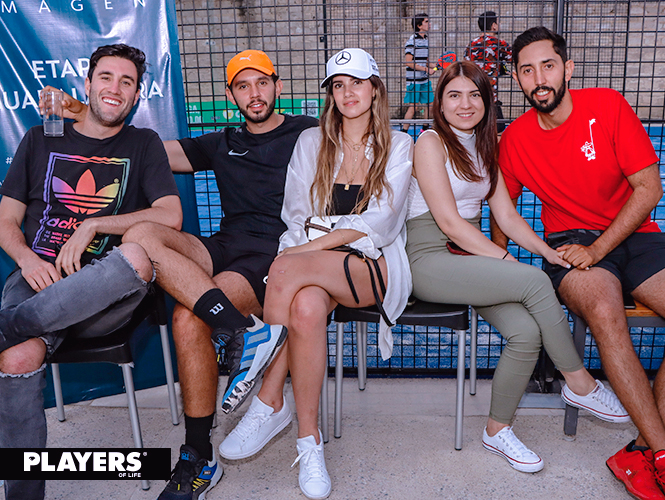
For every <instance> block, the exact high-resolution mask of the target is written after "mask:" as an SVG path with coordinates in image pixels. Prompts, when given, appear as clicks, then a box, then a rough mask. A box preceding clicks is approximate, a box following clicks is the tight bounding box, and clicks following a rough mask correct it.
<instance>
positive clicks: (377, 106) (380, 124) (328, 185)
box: [309, 76, 392, 215]
mask: <svg viewBox="0 0 665 500" xmlns="http://www.w3.org/2000/svg"><path fill="white" fill-rule="evenodd" d="M369 81H370V83H371V84H372V87H373V88H374V90H375V91H376V95H375V97H374V99H373V100H372V107H371V113H370V119H369V124H368V126H367V130H366V131H365V134H364V135H363V142H365V143H366V142H367V140H369V138H370V136H372V138H373V141H372V151H373V153H374V162H373V163H372V164H371V165H370V166H369V171H368V172H367V177H366V178H365V183H364V184H363V185H362V188H361V192H362V198H361V199H360V200H359V201H358V203H357V204H356V206H355V207H354V208H353V212H352V213H355V214H357V213H360V212H362V211H363V210H364V209H365V208H366V207H367V204H368V203H369V200H370V198H371V197H372V196H376V197H377V198H378V197H379V196H380V195H381V193H382V192H383V190H384V189H386V190H387V191H388V194H389V196H390V197H392V190H391V189H390V186H389V185H388V184H387V183H386V166H387V165H388V157H389V155H390V146H391V137H390V134H391V129H390V112H389V108H388V94H387V92H386V87H385V85H383V82H382V81H381V79H380V78H379V77H378V76H370V77H369ZM319 126H320V127H321V135H322V138H321V147H320V148H319V155H318V158H317V161H316V175H315V176H314V182H313V184H312V187H311V188H310V191H309V196H310V201H311V203H312V206H313V207H314V211H315V212H316V213H317V214H320V215H327V214H328V213H329V212H330V209H331V205H332V193H333V184H334V182H335V177H334V176H335V163H336V161H337V157H338V153H339V151H340V149H341V148H342V144H341V143H340V138H341V136H342V113H340V112H339V110H338V109H337V106H336V105H335V99H334V98H333V95H332V83H329V84H328V86H327V87H326V103H325V106H324V108H323V113H322V114H321V119H320V120H319Z"/></svg>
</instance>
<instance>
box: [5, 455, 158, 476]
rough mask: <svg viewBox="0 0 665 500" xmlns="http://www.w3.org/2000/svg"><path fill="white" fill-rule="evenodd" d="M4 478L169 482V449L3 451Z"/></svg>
mask: <svg viewBox="0 0 665 500" xmlns="http://www.w3.org/2000/svg"><path fill="white" fill-rule="evenodd" d="M2 455H3V457H5V459H4V463H5V466H4V467H3V471H2V477H3V479H45V480H51V479H67V480H72V479H84V480H91V479H93V480H95V479H106V480H108V479H165V480H166V479H168V478H169V477H170V476H171V450H170V449H169V448H3V449H2Z"/></svg>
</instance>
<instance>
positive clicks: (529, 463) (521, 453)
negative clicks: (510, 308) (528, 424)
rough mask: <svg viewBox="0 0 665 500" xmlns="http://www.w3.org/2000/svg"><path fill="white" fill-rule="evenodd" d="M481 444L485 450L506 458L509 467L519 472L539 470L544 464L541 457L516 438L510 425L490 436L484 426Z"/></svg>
mask: <svg viewBox="0 0 665 500" xmlns="http://www.w3.org/2000/svg"><path fill="white" fill-rule="evenodd" d="M483 446H484V447H485V449H486V450H489V451H491V452H492V453H495V454H497V455H499V456H501V457H503V458H505V459H506V460H508V463H509V464H510V465H511V467H512V468H513V469H516V470H518V471H520V472H539V471H541V470H543V467H544V465H545V464H544V463H543V460H542V458H540V457H539V456H538V455H536V454H535V453H534V452H532V451H531V450H530V449H529V448H527V447H526V446H525V445H524V443H523V442H522V441H520V440H519V439H517V436H516V435H515V433H514V432H513V428H512V427H504V428H503V429H501V430H500V431H499V432H497V433H496V434H495V435H494V436H492V437H490V436H489V435H488V434H487V427H485V428H484V429H483Z"/></svg>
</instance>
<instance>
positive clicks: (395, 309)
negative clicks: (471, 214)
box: [279, 127, 413, 360]
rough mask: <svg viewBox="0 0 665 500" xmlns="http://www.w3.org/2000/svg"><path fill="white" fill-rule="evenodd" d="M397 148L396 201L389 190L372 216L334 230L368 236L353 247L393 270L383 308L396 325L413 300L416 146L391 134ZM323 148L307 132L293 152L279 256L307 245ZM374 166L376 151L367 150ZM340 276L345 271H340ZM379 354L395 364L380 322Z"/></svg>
mask: <svg viewBox="0 0 665 500" xmlns="http://www.w3.org/2000/svg"><path fill="white" fill-rule="evenodd" d="M391 137H392V145H391V148H390V155H389V158H388V165H387V166H386V180H387V184H388V185H389V186H390V187H391V189H392V198H389V196H388V193H387V192H386V190H384V191H383V193H382V194H381V196H380V197H379V198H378V199H377V198H376V197H372V199H370V201H369V204H368V205H367V210H365V211H364V212H363V213H362V214H353V215H345V216H343V217H342V218H341V220H340V221H339V222H337V223H336V224H335V229H355V230H357V231H360V232H362V233H365V234H366V235H367V236H363V237H362V238H359V239H357V240H356V241H354V242H352V243H350V244H349V246H350V247H352V248H355V249H356V250H359V251H361V252H363V253H364V254H365V255H366V256H368V257H371V258H373V259H378V258H379V257H381V255H383V256H384V257H385V259H386V265H387V268H388V283H387V285H386V286H387V289H386V295H385V297H384V300H383V308H384V309H385V311H386V314H387V315H388V317H389V318H390V320H391V321H392V322H394V321H395V320H396V319H397V318H398V317H399V316H400V314H402V311H403V310H404V308H405V307H406V302H407V299H408V298H409V295H410V294H411V290H412V286H413V285H412V282H411V269H410V267H409V260H408V258H407V256H406V251H405V246H406V226H405V220H406V200H407V196H408V193H409V182H410V179H411V170H412V162H413V140H412V139H411V137H409V136H408V135H407V134H405V133H403V132H396V131H393V132H392V136H391ZM320 144H321V130H320V128H318V127H317V128H310V129H307V130H305V131H304V132H302V134H300V137H299V138H298V142H297V143H296V146H295V148H294V150H293V156H291V161H290V162H289V166H288V170H287V173H286V185H285V188H284V205H283V206H282V220H283V221H284V223H285V224H286V226H287V230H286V231H285V232H284V233H283V234H282V236H281V237H280V239H279V250H280V251H282V250H284V249H285V248H288V247H292V246H296V245H304V244H305V243H307V242H308V239H307V235H306V234H305V229H304V226H305V220H306V219H307V217H310V216H312V215H321V214H317V213H315V211H314V208H313V207H312V205H311V203H310V195H309V191H310V187H311V186H312V184H313V183H314V174H315V170H316V161H317V155H318V151H319V147H320ZM365 156H367V158H368V159H369V161H370V164H371V163H372V149H371V148H370V147H368V148H367V149H366V150H365ZM342 159H343V156H342V154H340V155H339V158H338V161H337V164H336V166H335V173H334V176H335V177H337V174H338V172H339V169H340V166H341V164H342ZM339 272H340V273H342V272H343V270H342V269H341V268H340V270H339ZM379 349H380V350H381V357H382V358H383V359H384V360H386V359H388V358H390V356H391V355H392V350H393V336H392V330H391V329H390V327H389V326H388V325H387V324H386V322H385V321H384V320H383V318H381V322H380V325H379Z"/></svg>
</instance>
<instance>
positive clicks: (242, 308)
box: [130, 50, 318, 500]
mask: <svg viewBox="0 0 665 500" xmlns="http://www.w3.org/2000/svg"><path fill="white" fill-rule="evenodd" d="M226 75H227V87H226V96H227V98H228V99H229V101H231V102H233V104H235V105H237V106H238V109H239V110H240V113H241V114H242V116H243V117H244V118H245V122H244V123H243V124H242V125H241V126H240V127H226V128H224V129H222V130H220V131H217V132H211V133H208V134H204V135H202V136H200V137H196V138H191V139H190V138H186V139H181V140H179V141H167V142H166V143H165V147H166V151H167V154H168V155H169V161H170V163H171V168H172V169H173V170H174V171H176V172H193V171H203V170H211V171H213V172H214V173H215V179H216V181H217V187H218V189H219V193H220V199H221V203H222V212H223V214H224V217H223V218H222V220H221V222H220V228H219V231H218V232H216V233H215V234H213V235H212V236H210V237H197V236H194V235H191V234H187V233H183V232H178V231H172V230H168V229H167V228H166V227H163V226H162V227H159V226H158V225H157V224H155V225H153V226H152V227H146V226H143V227H141V230H139V228H136V229H137V230H136V231H134V232H130V235H131V236H132V238H134V241H136V242H138V241H143V242H144V244H145V245H146V247H148V248H149V249H150V250H147V251H148V254H149V255H150V257H151V258H152V259H154V260H155V261H157V262H159V263H160V266H159V270H158V271H157V273H156V274H157V277H156V280H157V282H158V283H159V284H160V286H161V287H162V288H163V289H164V290H166V291H167V292H168V293H169V294H170V295H172V296H173V297H174V298H175V299H176V300H177V301H178V302H179V304H178V305H177V306H176V308H175V310H174V313H173V337H174V341H175V346H176V354H177V357H178V372H179V376H180V388H181V390H182V396H183V403H184V410H185V444H184V445H182V447H181V449H180V458H179V461H178V463H177V464H176V465H175V468H174V469H173V474H172V477H171V480H170V481H169V483H168V484H167V485H166V488H165V489H164V491H163V492H162V494H161V495H160V496H159V500H195V499H198V498H202V496H204V495H205V493H206V492H207V491H208V490H210V489H211V488H212V487H213V486H215V484H216V483H217V481H219V478H220V477H221V463H220V462H219V461H218V460H217V458H216V455H217V454H216V452H215V449H214V448H213V446H212V444H211V441H210V434H211V429H212V422H213V416H214V413H215V408H216V398H217V381H218V375H219V371H218V370H219V369H218V365H217V356H216V353H215V348H214V347H213V342H211V341H210V338H211V336H212V338H213V341H214V343H215V346H217V349H218V353H219V356H220V359H221V358H226V360H227V364H228V369H229V378H228V383H227V387H226V390H225V391H224V396H223V401H222V405H221V406H222V410H223V411H224V412H227V413H228V412H229V411H233V410H234V409H235V408H237V407H238V406H239V405H240V404H241V403H242V402H243V401H244V400H245V399H246V398H247V396H248V395H249V392H250V391H251V389H252V387H253V386H254V383H255V381H256V380H258V379H260V375H261V374H262V373H263V371H264V370H265V369H266V367H267V365H268V364H269V363H270V361H271V360H272V358H273V357H274V356H275V355H276V353H277V351H278V350H279V349H280V347H281V345H282V344H283V342H284V339H285V336H286V328H284V327H281V326H280V325H264V323H262V322H261V320H260V319H259V317H260V316H261V313H262V306H263V299H264V294H265V286H266V284H265V283H266V281H265V278H266V277H267V275H268V269H269V268H270V264H271V263H272V261H273V260H274V258H275V256H276V255H277V248H278V245H279V237H280V235H281V234H282V232H284V230H285V229H286V226H285V225H284V223H283V222H282V220H281V217H280V214H281V208H282V201H283V199H284V182H285V179H286V168H287V166H288V163H289V159H290V158H291V153H292V152H293V148H294V147H295V144H296V141H297V139H298V136H299V135H300V133H301V132H302V131H303V130H305V129H307V128H310V127H315V126H317V125H318V120H316V119H315V118H312V117H309V116H293V115H283V114H280V113H275V103H276V101H277V98H278V97H279V95H280V93H281V92H282V87H283V84H282V81H281V80H280V79H279V77H278V76H277V72H276V71H275V67H274V66H273V63H272V61H271V60H270V58H269V57H268V56H267V55H266V54H265V53H264V52H261V51H260V50H245V51H243V52H240V53H239V54H237V55H236V56H234V57H233V58H232V59H231V60H230V61H229V63H228V65H227V67H226ZM174 250H175V251H174ZM261 351H263V352H264V354H263V355H261ZM241 361H242V363H241ZM264 403H266V404H270V405H272V408H273V409H274V411H273V412H272V413H271V414H270V415H269V416H268V415H266V418H265V419H263V420H261V422H262V425H261V426H260V429H259V431H262V432H263V433H266V432H267V433H269V434H272V433H273V432H279V430H281V429H283V428H284V427H285V426H286V425H287V424H288V423H289V422H290V421H291V410H290V408H289V405H288V404H287V403H286V400H284V401H278V402H273V401H267V402H261V401H260V400H259V399H258V398H257V397H255V398H254V399H253V400H252V404H251V406H250V408H249V409H248V412H247V414H249V415H256V414H258V413H261V412H263V413H265V412H266V410H265V408H266V404H264ZM251 422H252V420H251V419H249V420H246V421H245V425H251ZM236 434H237V432H236ZM261 435H262V434H261ZM232 436H233V435H232ZM247 447H249V451H247V449H245V448H247ZM254 447H255V444H254V443H253V442H252V443H247V442H244V441H240V442H239V441H238V439H237V436H235V437H231V439H230V440H229V441H228V442H227V443H226V445H225V446H224V448H223V449H222V448H220V454H221V455H222V456H224V457H226V458H231V459H233V458H237V457H238V456H242V455H243V454H244V453H247V452H250V453H251V452H252V449H253V448H254ZM215 471H216V472H215Z"/></svg>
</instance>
